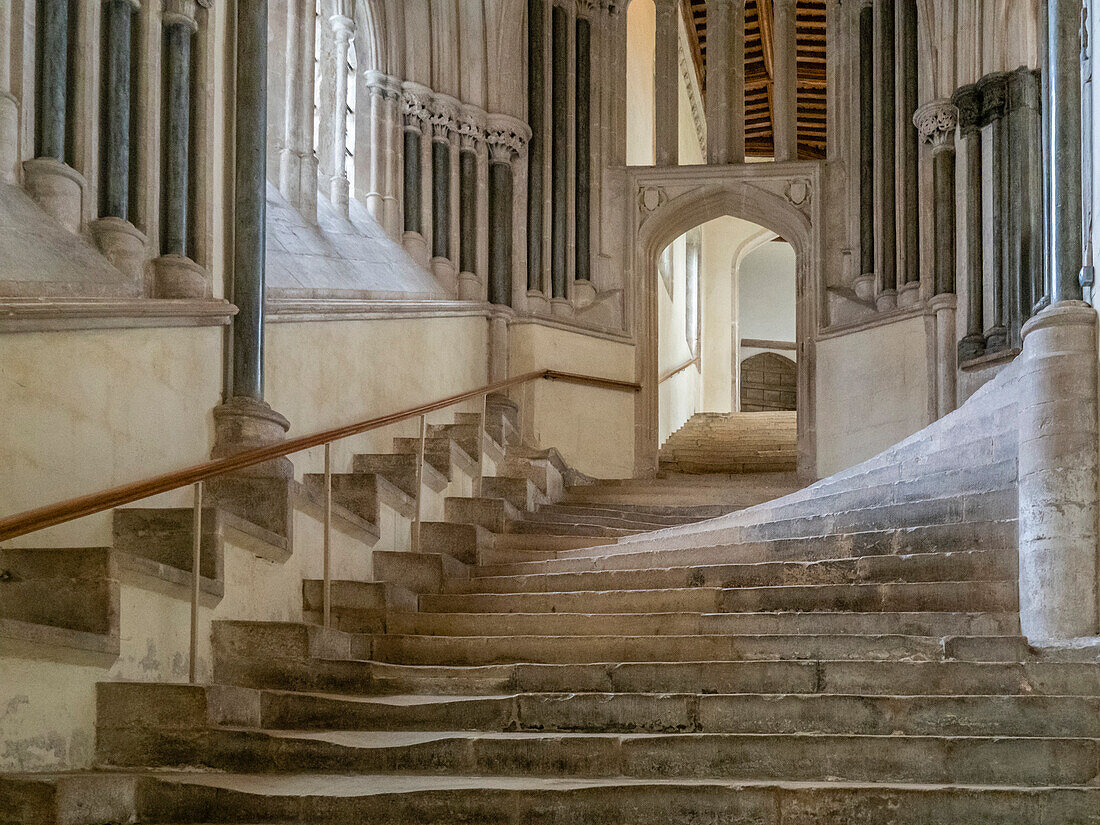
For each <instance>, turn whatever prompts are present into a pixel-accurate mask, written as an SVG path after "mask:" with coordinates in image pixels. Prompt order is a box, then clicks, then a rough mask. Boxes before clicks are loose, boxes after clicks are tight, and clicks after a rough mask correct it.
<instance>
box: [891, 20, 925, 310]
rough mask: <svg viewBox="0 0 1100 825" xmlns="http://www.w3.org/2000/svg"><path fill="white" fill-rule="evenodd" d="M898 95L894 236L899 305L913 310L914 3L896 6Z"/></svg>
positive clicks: (916, 268) (916, 237) (916, 246)
mask: <svg viewBox="0 0 1100 825" xmlns="http://www.w3.org/2000/svg"><path fill="white" fill-rule="evenodd" d="M897 10H898V26H897V29H898V31H897V67H898V78H897V87H898V88H897V92H898V105H899V106H901V117H900V119H899V120H900V123H901V127H900V139H901V146H900V147H899V148H900V152H899V154H900V155H901V158H900V161H899V163H898V168H899V169H900V170H901V175H902V178H901V190H902V200H901V204H900V208H899V209H898V220H897V232H896V235H897V237H898V238H900V239H901V251H902V262H903V265H902V268H901V274H900V277H899V281H900V285H899V289H898V304H899V305H900V306H912V305H913V304H915V303H917V302H918V301H919V300H920V191H919V188H918V177H917V156H918V154H919V149H920V143H919V135H918V134H917V132H916V130H915V129H911V128H909V124H910V123H912V122H913V115H914V114H916V111H917V64H918V57H917V0H901V2H899V3H898V7H897Z"/></svg>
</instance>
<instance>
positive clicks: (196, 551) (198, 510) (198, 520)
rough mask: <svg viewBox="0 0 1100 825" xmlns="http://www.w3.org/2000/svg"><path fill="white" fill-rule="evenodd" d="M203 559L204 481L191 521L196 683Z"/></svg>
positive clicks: (192, 672)
mask: <svg viewBox="0 0 1100 825" xmlns="http://www.w3.org/2000/svg"><path fill="white" fill-rule="evenodd" d="M201 560H202V482H201V481H197V482H195V510H194V517H193V519H192V521H191V652H190V662H189V665H188V681H189V682H190V683H191V684H195V681H196V670H197V665H198V658H199V576H200V575H201V569H200V567H199V564H200V562H201Z"/></svg>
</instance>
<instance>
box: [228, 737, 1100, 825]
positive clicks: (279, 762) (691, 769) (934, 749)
mask: <svg viewBox="0 0 1100 825" xmlns="http://www.w3.org/2000/svg"><path fill="white" fill-rule="evenodd" d="M219 739H220V742H219V744H220V745H221V747H220V748H219V749H218V750H219V751H220V752H221V753H225V752H226V751H229V754H227V755H228V756H229V758H228V759H225V761H226V762H232V761H238V760H240V761H244V760H247V759H249V758H250V757H251V759H252V760H253V761H252V764H251V765H249V767H251V766H256V767H261V766H270V767H269V768H268V770H270V769H271V768H275V769H281V770H282V771H287V770H292V771H296V772H303V773H307V774H308V773H316V772H322V771H341V772H343V773H356V772H369V773H385V772H408V773H449V774H480V775H483V776H531V775H534V776H561V777H572V778H576V777H585V776H588V777H596V776H605V777H606V776H626V777H636V778H643V777H652V778H661V779H670V778H684V779H687V778H697V779H698V778H707V777H726V778H737V779H757V780H762V779H773V780H786V781H793V782H821V781H826V780H834V781H835V780H850V781H874V782H941V783H950V782H963V783H983V784H984V783H988V784H1002V783H1003V784H1011V785H1023V786H1038V787H1044V786H1051V785H1077V786H1085V785H1088V784H1089V783H1091V782H1092V781H1093V779H1094V778H1095V777H1096V773H1097V765H1096V760H1097V741H1096V740H1094V739H1056V738H988V737H909V736H854V735H823V734H786V735H784V734H765V735H759V734H708V733H688V734H683V733H681V734H660V733H650V734H645V733H637V734H586V733H533V732H532V733H528V732H516V733H511V732H510V733H500V732H496V733H483V732H476V733H475V732H437V733H433V732H424V731H409V732H401V731H393V732H366V731H362V732H350V731H333V732H328V733H326V732H318V733H316V734H313V735H308V734H301V733H290V732H287V733H281V734H267V735H266V736H265V735H264V734H259V733H248V732H239V733H237V734H236V735H234V733H233V732H226V733H225V734H223V735H222V736H220V737H219ZM257 750H258V751H259V753H256V751H257ZM246 764H248V763H247V762H246ZM319 791H320V788H319V787H317V786H315V787H314V790H313V791H312V793H313V794H317V793H318V792H319ZM223 804H224V798H223ZM331 804H332V801H331V800H325V805H324V806H323V807H328V806H330V805H331ZM721 821H727V820H721ZM887 821H889V820H887ZM963 821H965V822H967V825H969V821H968V820H963Z"/></svg>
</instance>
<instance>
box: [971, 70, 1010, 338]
mask: <svg viewBox="0 0 1100 825" xmlns="http://www.w3.org/2000/svg"><path fill="white" fill-rule="evenodd" d="M978 90H979V91H980V92H981V95H982V126H983V127H984V128H988V130H989V138H990V146H991V149H992V151H991V152H990V156H989V178H990V189H989V199H990V208H991V215H992V221H991V223H990V230H991V234H992V242H991V244H990V248H989V251H990V258H991V267H990V269H991V271H992V277H991V278H990V281H989V304H990V309H991V315H990V317H989V318H987V319H986V322H987V324H988V326H987V327H986V331H985V349H986V352H1000V351H1001V350H1003V349H1005V348H1006V347H1007V346H1008V318H1007V315H1006V313H1005V308H1006V304H1005V238H1006V233H1005V226H1004V220H1005V206H1006V202H1007V198H1008V193H1007V187H1006V185H1005V183H1006V182H1005V164H1004V159H1005V153H1006V151H1007V149H1006V144H1005V131H1004V112H1005V75H1004V74H1001V73H998V74H990V75H986V76H985V77H983V78H982V79H981V80H980V81H978Z"/></svg>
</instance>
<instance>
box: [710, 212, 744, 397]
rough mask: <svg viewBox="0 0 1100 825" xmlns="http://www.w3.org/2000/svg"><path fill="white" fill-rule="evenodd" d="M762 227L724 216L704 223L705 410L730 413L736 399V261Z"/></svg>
mask: <svg viewBox="0 0 1100 825" xmlns="http://www.w3.org/2000/svg"><path fill="white" fill-rule="evenodd" d="M758 230H759V227H757V226H755V225H754V224H750V223H748V222H747V221H742V220H739V219H737V218H730V217H723V218H718V219H717V220H713V221H710V222H709V223H705V224H703V266H702V276H701V283H700V285H699V293H700V295H701V296H702V299H701V305H702V332H703V334H702V340H701V344H702V346H701V350H702V357H703V409H704V410H705V411H706V412H718V413H728V412H730V410H731V406H730V405H731V403H732V399H733V371H732V369H731V365H732V364H733V333H734V331H733V298H734V271H733V261H734V256H735V255H736V254H737V247H738V246H739V245H740V244H741V243H742V241H743V240H744V238H745V237H746V236H747V235H748V234H750V233H751V232H753V231H758Z"/></svg>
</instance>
